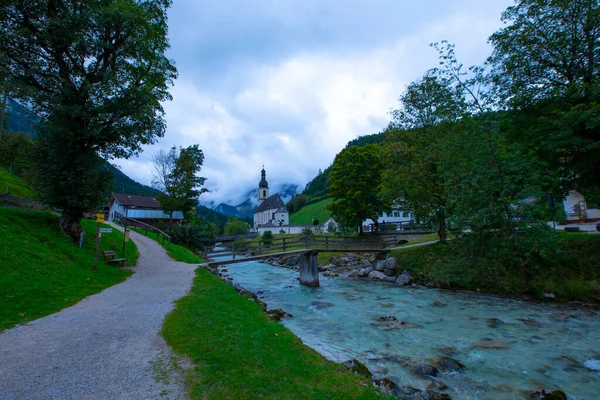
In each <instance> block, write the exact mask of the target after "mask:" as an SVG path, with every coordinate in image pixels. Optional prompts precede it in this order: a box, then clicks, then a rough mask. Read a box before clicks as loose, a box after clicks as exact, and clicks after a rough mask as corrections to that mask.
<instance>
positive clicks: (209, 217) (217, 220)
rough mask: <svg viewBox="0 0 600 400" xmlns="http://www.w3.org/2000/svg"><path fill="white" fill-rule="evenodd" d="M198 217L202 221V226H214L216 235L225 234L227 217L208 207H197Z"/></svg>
mask: <svg viewBox="0 0 600 400" xmlns="http://www.w3.org/2000/svg"><path fill="white" fill-rule="evenodd" d="M196 217H197V218H198V219H199V220H200V221H201V224H214V225H215V228H216V230H215V234H218V233H219V232H223V231H224V230H225V223H227V216H225V215H223V214H221V213H218V212H216V211H214V210H211V209H210V208H208V207H204V206H201V205H199V206H197V207H196Z"/></svg>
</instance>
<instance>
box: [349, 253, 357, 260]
mask: <svg viewBox="0 0 600 400" xmlns="http://www.w3.org/2000/svg"><path fill="white" fill-rule="evenodd" d="M348 259H349V260H350V261H358V256H357V255H356V254H354V253H348Z"/></svg>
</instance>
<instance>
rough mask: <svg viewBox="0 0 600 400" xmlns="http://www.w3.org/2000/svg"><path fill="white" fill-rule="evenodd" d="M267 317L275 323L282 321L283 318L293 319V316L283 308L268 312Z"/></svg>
mask: <svg viewBox="0 0 600 400" xmlns="http://www.w3.org/2000/svg"><path fill="white" fill-rule="evenodd" d="M267 315H268V316H269V318H271V319H272V320H273V321H281V319H282V318H285V317H291V316H292V314H288V313H286V312H285V311H283V310H282V309H281V308H276V309H273V310H268V311H267Z"/></svg>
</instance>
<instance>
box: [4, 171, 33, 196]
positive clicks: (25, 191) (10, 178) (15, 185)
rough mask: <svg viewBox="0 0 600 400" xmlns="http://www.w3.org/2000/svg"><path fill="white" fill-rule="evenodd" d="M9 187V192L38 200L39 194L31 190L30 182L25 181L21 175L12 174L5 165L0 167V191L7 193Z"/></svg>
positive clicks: (12, 194)
mask: <svg viewBox="0 0 600 400" xmlns="http://www.w3.org/2000/svg"><path fill="white" fill-rule="evenodd" d="M7 188H8V191H9V194H10V195H11V196H14V197H20V198H22V199H28V200H37V198H38V194H37V192H36V191H34V190H31V188H30V187H29V185H28V184H26V183H25V182H23V181H22V180H21V179H20V178H19V177H17V176H15V175H12V174H11V173H10V172H8V171H7V170H6V168H4V167H0V193H3V194H4V193H6V190H7Z"/></svg>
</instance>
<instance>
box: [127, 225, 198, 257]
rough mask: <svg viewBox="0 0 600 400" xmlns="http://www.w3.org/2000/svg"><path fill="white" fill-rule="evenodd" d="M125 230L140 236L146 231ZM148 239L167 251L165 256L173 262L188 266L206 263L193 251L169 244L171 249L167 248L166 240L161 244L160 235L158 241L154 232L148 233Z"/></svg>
mask: <svg viewBox="0 0 600 400" xmlns="http://www.w3.org/2000/svg"><path fill="white" fill-rule="evenodd" d="M127 229H133V230H134V231H136V232H138V233H140V234H142V235H145V234H146V231H145V230H143V229H138V228H132V227H131V226H129V227H127ZM148 237H149V238H150V239H154V240H155V241H157V242H158V243H159V244H160V245H161V246H162V247H164V248H165V250H167V255H168V256H169V257H171V258H172V259H173V260H175V261H181V262H184V263H188V264H200V263H203V262H206V260H205V259H204V258H202V257H200V256H199V255H197V254H194V252H193V251H191V250H189V249H187V248H185V247H183V246H181V245H178V244H175V243H171V247H170V248H169V243H168V242H167V241H166V240H165V242H164V244H163V242H162V235H161V236H160V239H161V240H158V234H157V233H156V232H148Z"/></svg>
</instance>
